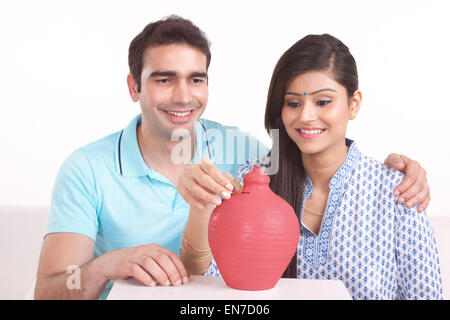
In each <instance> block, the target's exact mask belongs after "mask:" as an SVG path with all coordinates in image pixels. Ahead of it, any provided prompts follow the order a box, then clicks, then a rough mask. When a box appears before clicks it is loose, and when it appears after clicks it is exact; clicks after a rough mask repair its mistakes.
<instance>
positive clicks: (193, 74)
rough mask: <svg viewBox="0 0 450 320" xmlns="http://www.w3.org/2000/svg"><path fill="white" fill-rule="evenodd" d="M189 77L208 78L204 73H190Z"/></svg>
mask: <svg viewBox="0 0 450 320" xmlns="http://www.w3.org/2000/svg"><path fill="white" fill-rule="evenodd" d="M191 77H195V78H208V75H207V74H206V72H192V73H191Z"/></svg>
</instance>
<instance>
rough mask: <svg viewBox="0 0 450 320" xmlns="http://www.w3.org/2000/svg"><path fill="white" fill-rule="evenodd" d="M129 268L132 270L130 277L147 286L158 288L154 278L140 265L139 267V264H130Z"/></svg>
mask: <svg viewBox="0 0 450 320" xmlns="http://www.w3.org/2000/svg"><path fill="white" fill-rule="evenodd" d="M129 268H130V275H131V276H132V277H134V278H136V279H137V280H139V281H140V282H142V283H143V284H145V285H147V286H151V287H154V286H156V282H155V280H154V279H153V277H152V276H150V275H149V274H148V273H147V272H145V271H144V269H142V267H141V266H140V265H138V264H137V263H130V266H129Z"/></svg>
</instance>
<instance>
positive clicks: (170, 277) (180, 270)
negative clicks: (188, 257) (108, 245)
mask: <svg viewBox="0 0 450 320" xmlns="http://www.w3.org/2000/svg"><path fill="white" fill-rule="evenodd" d="M98 259H100V260H101V265H102V266H103V275H104V276H105V277H106V278H107V279H108V280H116V279H125V278H129V277H134V278H136V279H137V280H139V281H141V282H142V283H144V284H146V285H148V286H155V285H156V284H158V283H160V284H161V285H163V286H168V285H170V284H172V285H174V286H178V285H181V284H186V283H187V282H188V281H189V274H188V272H187V271H186V269H185V268H184V265H183V263H182V262H181V260H180V258H179V257H178V255H177V254H175V253H174V252H172V251H170V250H168V249H165V248H163V247H161V246H159V245H157V244H149V245H142V246H138V247H133V248H125V249H120V250H113V251H109V252H107V253H105V254H104V255H102V256H100V257H98ZM99 263H100V261H99Z"/></svg>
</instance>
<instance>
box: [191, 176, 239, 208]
mask: <svg viewBox="0 0 450 320" xmlns="http://www.w3.org/2000/svg"><path fill="white" fill-rule="evenodd" d="M219 174H220V175H222V173H220V171H219ZM194 178H195V180H196V182H197V183H198V184H199V185H200V186H201V187H202V188H203V189H206V190H209V191H211V192H212V194H214V195H220V196H221V197H222V198H224V199H230V197H231V192H230V190H229V189H227V188H224V187H223V186H222V185H220V184H219V183H217V180H215V179H214V178H213V177H211V176H209V175H208V174H205V172H204V171H203V170H199V172H197V174H196V175H195V177H194ZM226 181H227V180H226ZM227 183H228V182H227ZM203 196H204V194H202V195H201V198H203ZM216 198H217V197H216ZM211 200H213V199H211ZM214 204H216V205H217V203H214Z"/></svg>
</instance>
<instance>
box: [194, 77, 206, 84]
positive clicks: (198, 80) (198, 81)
mask: <svg viewBox="0 0 450 320" xmlns="http://www.w3.org/2000/svg"><path fill="white" fill-rule="evenodd" d="M192 82H193V83H197V84H199V83H203V82H205V81H204V80H203V79H198V78H194V79H192Z"/></svg>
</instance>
